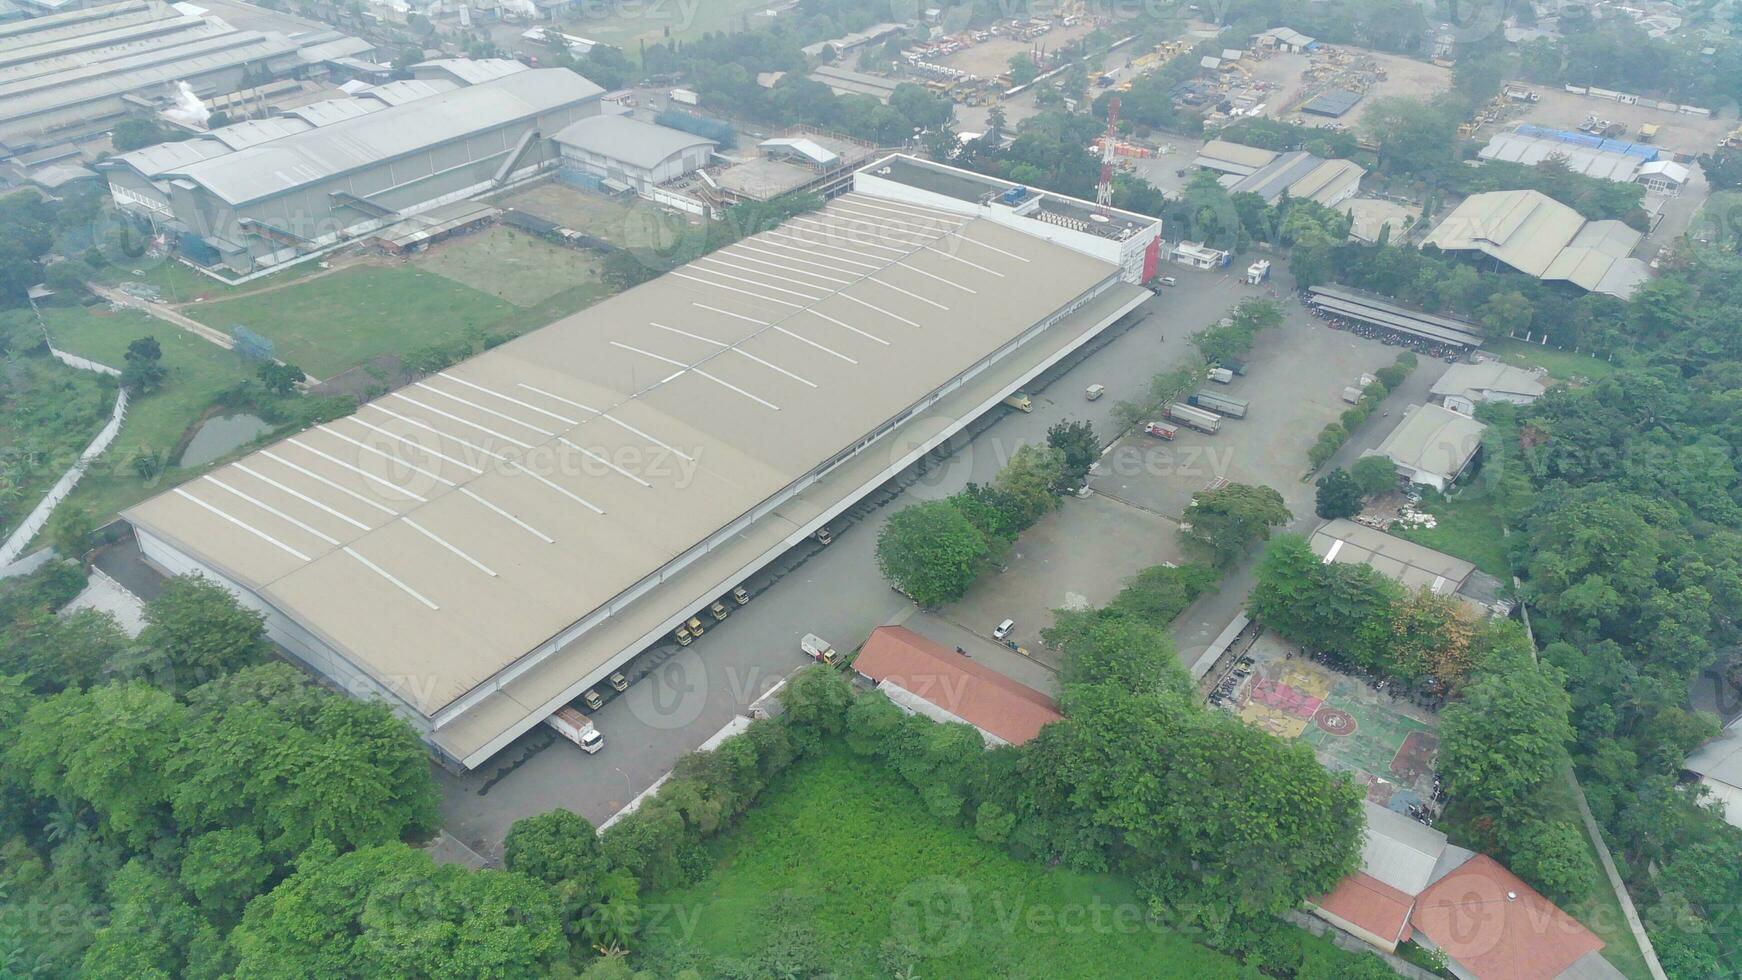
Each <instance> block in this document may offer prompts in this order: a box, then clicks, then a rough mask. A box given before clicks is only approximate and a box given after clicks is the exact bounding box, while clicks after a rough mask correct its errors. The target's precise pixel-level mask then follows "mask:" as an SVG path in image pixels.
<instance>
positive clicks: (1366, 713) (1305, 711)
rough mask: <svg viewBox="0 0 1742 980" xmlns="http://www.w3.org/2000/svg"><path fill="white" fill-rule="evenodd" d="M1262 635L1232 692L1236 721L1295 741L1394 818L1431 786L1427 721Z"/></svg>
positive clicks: (1432, 748)
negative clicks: (1351, 779) (1249, 668)
mask: <svg viewBox="0 0 1742 980" xmlns="http://www.w3.org/2000/svg"><path fill="white" fill-rule="evenodd" d="M1290 652H1292V648H1291V647H1290V646H1289V645H1288V644H1286V643H1284V642H1283V641H1281V640H1279V639H1277V638H1276V637H1274V636H1271V635H1269V634H1266V635H1264V636H1261V637H1260V638H1259V639H1258V642H1257V643H1255V644H1254V645H1253V647H1252V649H1251V651H1249V655H1250V656H1251V657H1253V659H1254V660H1255V661H1256V663H1255V664H1254V667H1253V672H1252V676H1251V677H1250V678H1248V680H1247V682H1246V684H1244V685H1243V686H1242V688H1241V690H1240V691H1238V692H1237V696H1236V700H1235V701H1234V705H1235V706H1236V708H1237V710H1238V712H1239V714H1240V717H1242V718H1244V719H1245V720H1246V721H1248V722H1251V723H1252V724H1254V725H1257V726H1259V727H1261V728H1263V729H1265V730H1266V731H1269V732H1271V733H1273V734H1275V735H1279V736H1282V737H1284V738H1298V739H1303V740H1305V741H1306V742H1307V744H1309V745H1311V746H1312V747H1313V751H1314V752H1316V753H1317V754H1318V757H1319V761H1320V762H1322V763H1324V765H1325V766H1326V768H1329V769H1332V770H1334V771H1344V772H1350V773H1352V774H1354V776H1355V778H1356V779H1358V780H1360V781H1362V782H1364V783H1366V784H1367V798H1368V799H1370V800H1372V801H1373V802H1375V803H1378V804H1380V805H1381V806H1386V807H1389V808H1391V809H1393V810H1396V811H1397V812H1399V813H1404V812H1407V811H1408V809H1409V807H1410V805H1411V804H1414V803H1419V802H1421V801H1422V800H1423V799H1424V798H1425V797H1426V796H1428V795H1429V794H1430V793H1431V790H1432V786H1433V763H1434V756H1435V755H1436V754H1437V752H1438V750H1439V741H1440V740H1439V736H1438V735H1436V734H1434V724H1433V720H1432V716H1431V715H1429V714H1427V713H1426V712H1424V711H1422V710H1421V709H1419V708H1416V707H1414V706H1413V705H1409V704H1406V703H1404V702H1401V701H1399V700H1397V699H1396V698H1393V697H1391V696H1390V695H1387V694H1382V693H1380V692H1379V691H1376V690H1374V689H1373V688H1372V687H1370V686H1368V685H1367V684H1365V683H1363V682H1361V681H1359V680H1356V679H1355V678H1353V677H1347V676H1344V675H1342V674H1339V673H1337V672H1335V671H1333V670H1330V669H1329V668H1327V667H1325V666H1324V665H1322V664H1318V663H1315V662H1313V661H1311V660H1308V659H1305V658H1303V657H1300V656H1294V657H1289V656H1288V654H1289V653H1290Z"/></svg>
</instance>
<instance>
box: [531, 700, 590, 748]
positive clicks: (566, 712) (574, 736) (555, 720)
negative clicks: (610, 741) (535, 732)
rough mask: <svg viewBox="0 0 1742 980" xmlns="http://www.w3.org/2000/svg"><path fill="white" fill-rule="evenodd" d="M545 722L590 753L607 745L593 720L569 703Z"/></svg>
mask: <svg viewBox="0 0 1742 980" xmlns="http://www.w3.org/2000/svg"><path fill="white" fill-rule="evenodd" d="M544 723H545V724H547V725H549V726H550V727H552V728H554V729H556V731H557V734H558V735H561V736H562V737H563V738H566V739H568V740H569V741H571V742H573V743H575V744H576V745H579V746H580V747H581V751H583V752H586V753H587V754H589V755H591V754H593V753H595V752H597V751H599V750H600V749H602V748H604V747H605V736H603V735H601V734H599V730H598V729H597V728H595V727H593V720H592V719H591V718H588V717H587V716H586V715H583V714H581V713H580V712H579V711H576V710H575V709H574V708H572V707H570V706H569V705H566V704H565V705H563V706H562V707H560V708H558V709H556V714H553V715H551V716H550V717H549V718H546V719H545V720H544Z"/></svg>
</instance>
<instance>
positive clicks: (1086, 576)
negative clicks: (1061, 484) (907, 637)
mask: <svg viewBox="0 0 1742 980" xmlns="http://www.w3.org/2000/svg"><path fill="white" fill-rule="evenodd" d="M1177 530H1178V527H1177V525H1175V524H1174V522H1173V521H1170V520H1168V519H1167V518H1165V517H1162V516H1161V515H1160V514H1156V513H1153V512H1151V511H1147V510H1143V509H1142V508H1138V507H1133V506H1131V505H1129V504H1125V503H1121V502H1119V501H1117V500H1113V499H1112V498H1109V497H1104V496H1101V495H1100V494H1096V495H1094V496H1092V497H1089V498H1088V499H1086V500H1078V499H1076V498H1074V497H1073V498H1067V499H1066V500H1065V504H1064V507H1063V508H1061V509H1060V510H1057V511H1055V512H1053V513H1051V514H1048V515H1047V516H1046V517H1043V518H1041V520H1040V522H1039V523H1038V524H1036V525H1035V526H1033V527H1031V528H1029V529H1028V530H1027V531H1025V532H1023V534H1022V539H1021V540H1019V541H1018V542H1017V543H1016V546H1015V547H1014V548H1013V549H1011V552H1010V554H1009V555H1008V556H1006V559H1005V562H1004V564H1003V566H1002V567H1001V568H1000V569H999V570H997V571H995V572H992V573H990V574H987V575H984V576H982V577H981V578H980V580H979V581H978V582H975V583H974V587H973V588H972V589H969V590H968V594H967V595H966V596H963V597H962V598H961V600H959V601H957V602H953V603H951V604H950V605H949V606H947V607H945V608H944V609H943V610H942V611H941V613H942V615H944V616H947V617H948V618H950V619H951V620H953V621H955V622H957V623H960V624H962V625H963V626H965V627H966V628H968V629H970V630H973V631H974V632H975V633H978V634H980V635H982V636H988V637H989V636H990V635H991V633H992V630H993V628H994V627H996V626H997V625H998V624H999V623H1000V622H1002V621H1003V620H1004V619H1005V618H1011V619H1015V620H1016V629H1015V630H1014V631H1012V632H1011V634H1010V639H1011V640H1012V641H1013V642H1015V643H1016V644H1017V645H1018V646H1021V647H1022V648H1024V649H1025V650H1027V651H1028V653H1029V654H1030V655H1031V656H1033V657H1034V658H1035V659H1037V660H1040V661H1041V662H1043V663H1046V664H1049V665H1050V666H1052V667H1053V668H1055V669H1056V668H1057V667H1058V666H1059V664H1058V661H1057V658H1056V655H1055V653H1054V651H1052V650H1050V649H1047V648H1045V647H1042V646H1041V645H1040V631H1041V630H1043V629H1045V628H1046V627H1048V626H1051V625H1052V621H1053V610H1055V609H1061V608H1063V609H1087V608H1091V607H1094V606H1104V605H1106V604H1107V603H1108V602H1110V601H1111V600H1112V599H1113V597H1114V596H1115V595H1117V594H1118V593H1119V590H1120V589H1122V588H1124V587H1125V583H1126V581H1127V580H1129V579H1130V577H1131V576H1132V575H1135V574H1136V573H1137V572H1140V571H1142V570H1143V569H1145V568H1150V567H1152V566H1155V565H1159V564H1161V563H1162V562H1167V561H1171V562H1175V563H1178V562H1182V561H1184V560H1185V559H1184V558H1183V557H1182V556H1181V551H1180V546H1179V535H1178V534H1177Z"/></svg>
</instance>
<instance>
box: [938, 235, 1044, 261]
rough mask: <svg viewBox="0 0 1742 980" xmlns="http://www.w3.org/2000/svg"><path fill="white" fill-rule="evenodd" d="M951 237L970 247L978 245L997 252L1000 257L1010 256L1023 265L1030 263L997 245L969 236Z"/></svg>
mask: <svg viewBox="0 0 1742 980" xmlns="http://www.w3.org/2000/svg"><path fill="white" fill-rule="evenodd" d="M950 237H952V238H954V239H956V240H957V241H960V242H964V243H966V244H968V245H978V246H980V247H981V248H984V249H990V250H991V251H994V252H997V253H998V254H999V255H1005V256H1009V257H1010V258H1013V259H1015V260H1016V261H1018V262H1022V263H1027V262H1028V259H1026V258H1024V257H1023V256H1020V255H1017V254H1016V253H1015V252H1007V251H1005V250H1004V249H1001V248H999V247H998V246H996V245H988V244H986V243H985V242H977V241H975V240H973V239H972V238H969V237H968V236H967V235H952V236H950Z"/></svg>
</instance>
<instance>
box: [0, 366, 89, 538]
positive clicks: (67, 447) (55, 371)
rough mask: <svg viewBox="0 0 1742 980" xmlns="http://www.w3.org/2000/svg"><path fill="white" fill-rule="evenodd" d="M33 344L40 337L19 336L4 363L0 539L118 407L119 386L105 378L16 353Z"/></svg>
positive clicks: (0, 406) (1, 373) (0, 374)
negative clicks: (116, 387) (106, 380)
mask: <svg viewBox="0 0 1742 980" xmlns="http://www.w3.org/2000/svg"><path fill="white" fill-rule="evenodd" d="M31 340H35V341H36V342H37V344H38V345H40V342H41V338H40V336H38V337H34V338H33V337H31V336H30V332H25V331H16V332H15V333H14V335H13V337H11V338H9V341H10V344H11V350H12V351H13V352H14V353H9V354H8V355H7V357H6V359H5V360H4V361H0V538H4V537H5V536H6V535H8V534H10V533H12V531H13V529H14V528H16V527H17V526H18V525H19V523H21V522H22V521H23V520H24V518H25V515H27V514H29V513H30V511H31V509H32V508H34V507H35V506H36V504H37V502H38V501H40V500H41V499H42V495H43V494H45V493H47V492H48V489H49V487H51V486H53V485H54V481H56V480H58V479H60V476H61V474H62V473H65V472H66V470H67V468H68V467H70V466H72V464H73V463H74V461H76V460H77V459H78V457H79V454H80V453H81V452H83V451H84V449H85V447H86V446H87V445H89V444H90V442H91V439H93V438H94V437H95V436H96V435H97V432H98V431H99V430H101V429H102V428H103V425H104V423H106V422H107V421H108V419H109V413H110V412H111V411H113V409H114V407H115V386H114V385H113V384H108V383H105V379H103V378H102V377H101V376H99V375H97V374H95V373H93V372H90V371H80V370H77V369H74V368H70V367H67V366H66V365H64V364H61V363H60V362H59V361H56V360H54V359H53V358H51V357H48V356H46V355H40V356H23V355H20V354H17V353H16V351H18V350H20V349H23V348H25V347H26V346H27V344H28V343H29V342H30V341H31ZM37 349H38V350H41V348H40V346H38V347H37Z"/></svg>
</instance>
